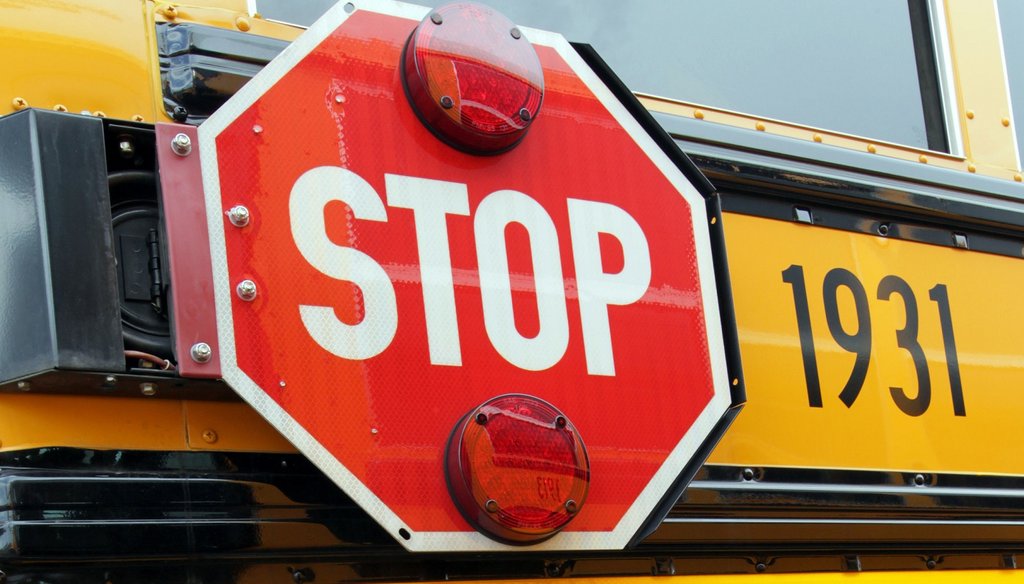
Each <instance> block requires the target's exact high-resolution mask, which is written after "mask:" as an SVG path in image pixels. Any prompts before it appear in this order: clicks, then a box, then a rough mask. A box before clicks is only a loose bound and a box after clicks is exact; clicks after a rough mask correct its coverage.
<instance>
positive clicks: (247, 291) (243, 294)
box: [235, 280, 256, 302]
mask: <svg viewBox="0 0 1024 584" xmlns="http://www.w3.org/2000/svg"><path fill="white" fill-rule="evenodd" d="M235 292H237V293H238V297H239V298H241V299H242V300H245V301H246V302H252V301H253V300H255V299H256V282H253V281H252V280H242V281H241V282H239V283H238V286H236V287H235Z"/></svg>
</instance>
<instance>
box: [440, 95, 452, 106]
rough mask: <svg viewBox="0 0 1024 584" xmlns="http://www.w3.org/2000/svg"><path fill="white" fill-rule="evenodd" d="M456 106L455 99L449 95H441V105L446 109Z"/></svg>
mask: <svg viewBox="0 0 1024 584" xmlns="http://www.w3.org/2000/svg"><path fill="white" fill-rule="evenodd" d="M454 106H455V100H453V99H452V98H451V97H449V96H447V95H442V96H441V107H443V108H444V109H452V107H454Z"/></svg>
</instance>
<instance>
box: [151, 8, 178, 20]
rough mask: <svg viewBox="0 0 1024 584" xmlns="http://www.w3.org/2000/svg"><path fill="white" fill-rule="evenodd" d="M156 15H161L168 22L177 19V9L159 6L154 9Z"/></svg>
mask: <svg viewBox="0 0 1024 584" xmlns="http://www.w3.org/2000/svg"><path fill="white" fill-rule="evenodd" d="M156 12H157V14H162V15H163V16H164V18H166V19H168V20H174V19H175V18H178V9H177V8H175V7H174V6H166V5H165V6H160V7H159V8H157V9H156Z"/></svg>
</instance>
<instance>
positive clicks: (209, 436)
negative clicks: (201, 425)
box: [203, 428, 217, 444]
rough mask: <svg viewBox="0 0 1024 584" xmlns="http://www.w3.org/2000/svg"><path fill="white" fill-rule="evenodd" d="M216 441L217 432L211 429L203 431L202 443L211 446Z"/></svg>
mask: <svg viewBox="0 0 1024 584" xmlns="http://www.w3.org/2000/svg"><path fill="white" fill-rule="evenodd" d="M216 441H217V431H216V430H213V429H209V428H208V429H206V430H203V442H206V443H207V444H213V443H214V442H216Z"/></svg>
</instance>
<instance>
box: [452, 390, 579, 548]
mask: <svg viewBox="0 0 1024 584" xmlns="http://www.w3.org/2000/svg"><path fill="white" fill-rule="evenodd" d="M447 475H448V485H449V487H450V488H451V491H452V497H453V498H454V499H455V502H456V504H457V506H458V507H459V510H460V511H461V512H462V514H463V516H465V517H466V519H467V520H468V521H469V522H470V523H471V524H473V525H474V527H477V528H478V529H480V530H481V531H483V532H484V533H486V534H487V535H490V536H491V537H494V538H496V539H498V540H501V541H505V542H509V543H520V544H524V543H535V542H538V541H542V540H544V539H547V538H548V537H551V536H552V535H554V534H555V533H557V532H558V531H559V530H560V529H562V528H563V527H565V525H566V524H567V523H568V522H569V521H570V520H571V519H572V518H573V517H575V516H576V515H577V514H578V513H579V511H580V509H581V508H582V506H583V502H584V500H585V499H586V496H587V489H588V487H589V486H590V462H589V460H588V459H587V451H586V448H584V446H583V441H582V440H581V439H580V436H579V433H578V432H577V431H576V428H575V427H574V426H573V425H572V423H571V422H570V421H569V420H568V418H566V417H565V415H563V414H562V413H561V412H559V411H558V410H557V409H555V407H554V406H552V405H551V404H549V403H547V402H545V401H543V400H540V399H537V398H535V397H531V396H527V395H503V396H499V397H496V398H493V399H491V400H489V401H487V402H486V403H484V404H483V405H481V406H480V407H478V408H476V409H474V410H473V411H471V412H470V413H469V414H467V415H466V417H465V418H464V419H463V420H462V421H460V422H459V424H457V425H456V427H455V431H454V433H453V434H452V438H451V442H450V443H449V445H448V457H447Z"/></svg>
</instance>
